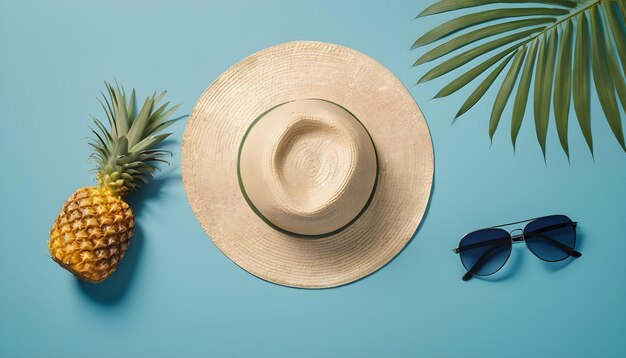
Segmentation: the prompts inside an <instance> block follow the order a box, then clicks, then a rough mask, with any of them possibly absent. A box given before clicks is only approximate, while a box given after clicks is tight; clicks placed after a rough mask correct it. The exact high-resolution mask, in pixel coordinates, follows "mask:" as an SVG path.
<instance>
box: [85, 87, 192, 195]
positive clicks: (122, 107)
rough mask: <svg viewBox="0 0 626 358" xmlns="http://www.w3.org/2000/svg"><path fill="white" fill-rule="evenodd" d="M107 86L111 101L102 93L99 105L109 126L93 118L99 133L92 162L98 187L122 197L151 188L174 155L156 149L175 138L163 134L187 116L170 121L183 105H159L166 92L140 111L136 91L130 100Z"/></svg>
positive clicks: (93, 143) (92, 143) (121, 91)
mask: <svg viewBox="0 0 626 358" xmlns="http://www.w3.org/2000/svg"><path fill="white" fill-rule="evenodd" d="M105 85H106V88H107V92H108V98H107V96H106V95H105V94H104V93H102V100H100V99H99V102H100V104H101V105H102V108H103V109H104V112H105V114H106V118H107V122H108V124H109V126H108V128H107V126H105V125H104V123H103V122H102V121H101V120H99V119H98V118H96V117H94V116H92V119H93V121H94V123H95V125H96V127H97V130H96V129H93V128H92V133H93V134H94V137H93V138H91V141H90V143H89V145H90V146H91V147H92V148H93V150H94V152H93V153H92V154H91V156H90V159H91V160H92V161H94V162H95V163H96V168H95V169H94V170H95V172H96V173H97V179H98V185H99V186H100V187H106V188H108V189H110V190H112V191H113V192H115V193H117V194H119V195H122V194H124V193H126V192H127V191H131V192H132V191H134V190H136V189H138V188H139V187H141V183H144V184H147V183H148V180H149V179H150V178H151V177H152V175H153V174H154V172H155V171H156V170H158V166H157V165H158V163H159V162H163V163H168V162H167V160H165V159H163V158H164V156H165V155H167V154H171V153H170V152H168V151H165V150H162V149H156V147H157V146H158V145H159V143H161V142H162V141H163V140H164V139H165V138H167V137H168V136H170V134H171V133H162V131H163V130H164V129H166V128H167V127H169V126H171V125H172V124H173V123H174V122H176V121H177V120H179V119H181V118H183V117H184V116H181V117H177V118H173V119H169V118H170V117H171V116H172V114H174V112H175V111H176V110H177V109H178V107H179V106H180V104H177V105H173V106H170V102H166V103H164V104H162V105H159V103H160V102H161V100H162V99H163V97H165V94H166V91H163V92H161V93H160V94H158V95H157V94H156V92H155V93H154V94H153V95H152V96H148V97H147V98H146V100H145V102H144V103H143V106H142V107H141V108H140V109H139V108H138V107H137V105H136V99H135V90H134V89H133V90H132V92H131V94H130V98H127V96H126V92H125V90H124V88H123V87H121V86H119V85H118V84H117V83H116V84H115V86H113V85H111V84H109V83H106V82H105ZM138 109H139V113H137V110H138ZM168 164H169V163H168Z"/></svg>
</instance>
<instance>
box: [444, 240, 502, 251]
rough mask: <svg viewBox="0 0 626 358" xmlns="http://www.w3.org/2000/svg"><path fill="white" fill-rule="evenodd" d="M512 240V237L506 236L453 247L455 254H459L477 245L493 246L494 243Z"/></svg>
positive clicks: (500, 243) (498, 243)
mask: <svg viewBox="0 0 626 358" xmlns="http://www.w3.org/2000/svg"><path fill="white" fill-rule="evenodd" d="M510 241H511V238H510V237H504V238H501V239H492V240H487V241H481V242H477V243H474V244H470V245H465V246H461V247H457V248H454V249H452V252H454V253H455V254H458V253H461V252H462V251H466V250H470V249H475V248H477V247H483V246H492V245H506V244H508V243H509V242H510Z"/></svg>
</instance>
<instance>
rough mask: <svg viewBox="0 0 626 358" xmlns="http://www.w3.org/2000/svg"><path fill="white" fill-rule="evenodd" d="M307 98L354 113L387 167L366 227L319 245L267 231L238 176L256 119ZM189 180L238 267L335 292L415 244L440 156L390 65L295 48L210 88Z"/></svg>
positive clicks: (195, 202) (192, 144) (199, 113)
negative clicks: (413, 239)
mask: <svg viewBox="0 0 626 358" xmlns="http://www.w3.org/2000/svg"><path fill="white" fill-rule="evenodd" d="M305 98H321V99H325V100H328V101H332V102H334V103H338V104H340V105H341V106H343V107H345V108H347V109H348V110H349V111H350V112H352V113H353V114H354V115H355V116H356V117H357V118H358V119H359V120H360V121H361V122H362V123H363V125H364V126H365V128H367V130H368V132H369V133H370V135H371V137H372V141H373V142H374V145H375V146H376V151H377V155H378V166H379V176H378V184H377V187H376V190H375V192H374V195H373V198H372V201H371V203H370V204H369V206H368V207H367V209H366V211H365V212H364V213H363V214H362V215H361V216H360V217H359V218H358V220H356V221H355V222H354V223H352V224H351V225H350V226H349V227H347V228H346V229H345V230H343V231H341V232H339V233H337V234H334V235H331V236H327V237H323V238H314V239H312V238H299V237H294V236H290V235H287V234H284V233H281V232H279V231H277V230H275V229H273V228H272V227H270V226H269V225H267V224H266V223H265V222H264V221H263V220H262V219H261V218H259V217H258V216H257V215H256V214H255V213H254V212H253V211H252V209H251V208H250V207H249V206H248V204H247V203H246V201H245V199H244V197H243V195H242V193H241V190H240V188H239V184H238V178H237V157H238V149H239V146H240V143H241V140H242V138H243V136H244V134H245V132H246V130H247V129H248V127H249V126H250V125H251V124H252V122H253V121H254V120H255V118H257V117H258V116H259V115H261V114H262V113H264V112H265V111H267V110H268V109H270V108H272V107H273V106H276V105H277V104H280V103H284V102H288V101H293V100H297V99H305ZM182 175H183V183H184V186H185V191H186V194H187V197H188V199H189V202H190V204H191V207H192V209H193V212H194V214H195V215H196V217H197V218H198V221H199V222H200V224H201V226H202V227H203V229H204V230H205V232H206V233H207V235H208V236H209V237H210V238H211V240H212V241H213V242H214V243H215V245H216V246H217V247H218V248H219V249H220V250H221V251H222V252H223V253H224V254H225V255H226V256H228V257H229V258H230V259H231V260H232V261H233V262H235V263H236V264H237V265H239V266H240V267H242V268H243V269H245V270H246V271H248V272H250V273H251V274H253V275H256V276H258V277H260V278H262V279H264V280H267V281H270V282H274V283H277V284H281V285H286V286H293V287H303V288H325V287H334V286H339V285H342V284H346V283H349V282H352V281H355V280H357V279H359V278H362V277H364V276H366V275H368V274H370V273H372V272H374V271H376V270H377V269H379V268H381V267H382V266H384V265H385V264H386V263H387V262H389V261H390V260H391V259H392V258H393V257H394V256H395V255H397V254H398V253H399V252H400V251H401V250H402V248H403V247H404V246H405V245H406V244H407V242H408V241H409V240H410V239H411V237H412V236H413V234H414V233H415V230H416V229H417V226H418V225H419V222H420V221H421V219H422V216H423V214H424V211H425V210H426V206H427V204H428V199H429V195H430V191H431V186H432V179H433V149H432V142H431V139H430V135H429V132H428V127H427V125H426V122H425V121H424V118H423V116H422V114H421V112H420V110H419V108H418V107H417V105H416V103H415V101H414V100H413V98H412V97H411V95H410V94H409V93H408V91H407V90H406V88H405V87H404V86H403V85H402V83H401V82H400V81H399V80H398V79H397V78H396V77H395V76H394V75H393V74H392V73H391V72H389V71H388V70H387V69H386V68H385V67H383V66H382V65H381V64H379V63H378V62H376V61H374V60H373V59H371V58H370V57H368V56H366V55H364V54H362V53H360V52H357V51H355V50H352V49H349V48H346V47H342V46H338V45H333V44H327V43H321V42H308V41H307V42H303V41H300V42H290V43H286V44H282V45H278V46H274V47H270V48H267V49H265V50H262V51H260V52H258V53H255V54H253V55H251V56H249V57H248V58H246V59H244V60H242V61H241V62H239V63H237V64H236V65H234V66H233V67H231V68H230V69H229V70H227V71H226V72H225V73H224V74H222V75H221V76H220V77H219V78H218V79H217V80H215V82H214V83H213V84H211V86H209V87H208V88H207V89H206V91H205V92H204V93H203V94H202V96H201V97H200V99H199V100H198V102H197V104H196V106H195V107H194V109H193V111H192V113H191V116H190V118H189V121H188V123H187V127H186V129H185V135H184V138H183V144H182Z"/></svg>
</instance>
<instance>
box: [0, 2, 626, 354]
mask: <svg viewBox="0 0 626 358" xmlns="http://www.w3.org/2000/svg"><path fill="white" fill-rule="evenodd" d="M430 3H432V1H418V0H407V1H393V2H392V1H356V0H355V1H262V2H260V1H247V2H246V1H228V2H227V1H223V2H217V1H214V2H208V1H205V2H199V1H198V2H190V1H156V0H152V1H133V2H130V1H100V2H94V1H61V0H59V1H47V2H44V1H8V0H1V1H0V120H1V127H0V136H1V138H0V139H1V140H0V152H1V160H2V162H1V169H0V170H1V176H0V193H1V197H0V201H1V202H0V208H1V221H0V235H1V240H0V293H1V295H0V356H2V357H20V356H24V357H36V356H40V357H43V356H46V357H71V356H87V355H88V356H90V357H111V356H128V357H130V356H133V357H136V356H150V357H172V356H186V357H192V356H203V357H206V356H217V357H226V356H234V357H246V356H247V357H281V356H284V357H295V356H302V357H331V356H338V357H346V356H355V357H357V356H358V357H370V356H371V357H383V356H384V357H395V356H397V357H409V356H429V357H438V356H442V357H445V356H448V357H450V356H479V355H483V356H502V355H507V356H511V357H525V356H531V355H532V356H546V357H547V356H550V357H555V356H556V357H559V356H568V357H576V356H579V357H586V356H602V357H612V356H622V357H623V356H626V346H625V345H624V339H625V338H626V304H625V302H626V263H625V261H624V260H625V257H626V256H625V255H626V240H624V239H625V235H626V234H625V233H626V220H625V218H626V200H625V199H626V185H625V184H626V155H625V154H624V153H623V152H622V150H621V149H620V147H619V145H618V144H617V142H616V140H615V138H614V137H613V135H612V134H611V132H610V129H609V127H608V125H607V123H606V121H605V120H604V118H603V116H602V112H601V109H600V107H599V105H598V102H597V100H596V99H595V97H593V99H592V117H593V118H592V129H593V133H594V138H595V145H596V146H595V149H596V150H595V160H594V159H593V158H592V156H591V155H590V153H589V152H588V150H587V148H586V145H585V144H584V141H583V137H582V135H581V133H580V129H579V128H578V125H577V124H576V122H575V118H574V116H573V115H572V122H571V126H570V143H571V148H572V154H571V163H568V161H567V158H566V157H565V155H564V154H563V152H562V151H561V149H560V147H559V144H558V140H557V136H556V132H555V128H554V124H553V123H551V125H550V128H549V134H548V154H547V162H546V163H544V160H543V158H542V155H541V152H540V149H539V146H538V145H537V143H536V138H535V134H534V127H533V126H532V118H531V117H530V116H527V117H526V120H525V122H524V124H523V126H522V129H521V133H520V137H519V141H518V147H517V152H514V151H513V149H512V146H511V143H510V139H509V129H510V121H509V120H508V118H510V112H511V106H510V105H509V106H508V107H507V109H506V111H505V114H504V117H503V118H505V120H503V121H502V124H501V128H499V130H498V132H497V133H496V137H495V139H494V141H493V144H492V145H491V146H490V143H489V138H488V134H487V125H488V118H489V113H490V110H491V101H492V100H493V98H495V93H496V92H495V89H492V90H490V91H489V92H488V93H487V95H486V96H487V98H488V101H485V102H480V103H479V104H478V105H477V106H476V107H475V108H474V109H472V110H471V111H470V112H469V113H468V114H467V115H466V116H464V117H462V118H460V119H459V120H457V121H456V123H455V124H454V125H451V118H453V117H454V114H455V113H456V111H457V110H458V108H459V107H460V106H461V104H462V103H463V101H464V99H465V98H466V96H467V95H469V93H471V91H472V89H473V88H474V86H469V87H468V88H466V89H463V90H461V91H460V92H459V93H458V94H456V95H453V96H451V97H449V98H447V99H443V100H431V99H430V98H432V96H433V95H434V94H435V93H436V92H437V91H438V90H439V89H440V88H441V86H442V85H444V84H446V83H447V81H449V80H451V79H452V78H453V77H454V76H446V77H444V78H442V79H440V80H436V81H432V82H429V83H427V84H425V85H420V86H417V87H411V88H410V90H411V93H412V94H413V95H414V97H415V99H416V101H417V103H418V104H419V105H420V106H421V108H422V110H423V112H424V115H425V117H426V119H427V121H428V124H429V127H430V130H431V134H432V138H433V143H434V148H435V181H434V187H433V191H432V198H431V202H430V206H429V208H428V211H427V213H426V215H425V217H424V220H423V222H422V225H421V226H420V229H419V231H418V232H417V234H416V236H415V238H414V239H413V240H412V241H411V242H410V243H409V245H408V246H407V247H406V249H405V250H404V251H403V252H402V253H401V254H400V255H399V256H398V257H396V259H394V260H393V261H392V262H391V263H390V264H389V265H387V266H385V267H384V268H383V269H381V270H380V271H378V272H376V273H375V274H373V275H371V276H369V277H367V278H365V279H363V280H360V281H358V282H356V283H354V284H351V285H347V286H344V287H340V288H335V289H327V290H315V291H311V290H302V289H292V288H287V287H282V286H277V285H273V284H270V283H267V282H265V281H262V280H260V279H257V278H255V277H253V276H252V275H250V274H248V273H246V272H245V271H243V270H242V269H240V268H239V267H237V266H236V265H235V264H233V263H232V262H231V261H229V259H228V258H226V257H225V256H224V255H223V254H222V253H221V252H220V251H219V250H218V249H217V248H216V247H215V246H214V245H213V244H212V243H211V241H210V240H209V239H208V238H207V237H206V235H205V234H204V232H203V231H202V229H201V228H200V225H199V224H198V222H197V221H196V219H195V217H194V215H193V213H192V211H191V209H190V207H189V205H188V203H187V200H186V198H185V194H184V191H183V186H182V183H181V178H180V168H179V154H180V150H179V146H180V140H181V137H182V133H183V130H184V125H185V123H184V121H182V122H180V123H178V124H177V125H176V126H175V127H174V135H173V138H172V140H170V141H169V142H168V144H167V147H168V148H169V149H170V150H172V151H173V152H174V157H173V159H172V165H171V166H169V167H167V168H165V169H164V171H163V172H162V173H161V174H159V175H158V177H156V179H155V181H154V183H153V184H152V185H151V186H150V187H149V188H146V190H145V191H143V192H141V193H139V194H137V195H136V196H134V197H133V198H132V200H131V204H132V205H133V207H134V208H135V210H136V211H137V214H138V223H139V227H138V229H137V232H136V235H135V237H134V239H133V240H134V241H133V243H132V245H131V247H130V250H129V252H128V254H127V257H126V258H125V260H124V261H123V263H122V265H121V267H120V268H119V270H118V272H116V273H115V274H114V276H112V277H111V278H110V279H109V280H108V281H106V282H104V283H103V284H101V285H99V286H93V285H90V284H85V283H82V282H79V281H78V280H77V279H75V278H74V277H73V276H71V275H70V274H68V273H67V272H66V271H64V270H62V269H60V268H59V267H57V266H56V264H55V263H54V262H53V261H52V260H50V258H49V257H48V253H47V245H46V242H47V239H48V230H49V228H50V226H51V224H52V222H53V220H54V218H55V217H56V215H57V213H58V210H59V209H60V207H61V205H62V204H63V202H64V201H65V199H66V198H67V197H68V196H69V195H70V194H71V193H72V192H73V191H74V190H75V189H77V188H79V187H81V186H86V185H92V184H93V181H92V177H91V176H90V174H89V173H88V170H89V169H90V168H91V167H90V164H89V163H88V162H87V157H88V155H89V148H88V146H87V144H86V139H85V138H86V137H87V136H88V134H89V131H88V127H87V126H88V125H90V120H89V117H88V114H94V115H97V116H101V115H102V112H101V109H100V108H99V105H98V103H97V101H96V97H97V96H98V94H99V91H100V90H103V89H104V85H103V82H102V81H103V80H113V79H114V78H117V80H118V81H119V82H120V83H122V84H124V85H126V86H127V88H131V87H135V88H137V89H138V91H139V93H140V94H141V95H142V96H145V95H147V94H149V93H150V92H152V90H155V89H168V90H169V99H171V100H173V101H175V102H182V103H183V106H182V109H181V111H180V113H181V114H183V113H189V112H190V111H191V109H192V108H193V106H194V104H195V101H196V100H197V98H198V97H199V95H200V94H201V93H202V91H203V90H204V89H205V88H206V87H207V86H208V85H209V84H210V83H211V82H212V81H213V80H214V79H215V78H216V77H217V76H218V75H219V74H220V73H222V72H223V71H225V70H226V69H227V68H228V67H229V66H231V65H232V64H234V63H235V62H237V61H239V60H241V59H242V58H244V57H245V56H247V55H249V54H251V53H253V52H255V51H258V50H260V49H262V48H265V47H268V46H271V45H275V44H279V43H282V42H285V41H291V40H319V41H326V42H332V43H338V44H341V45H345V46H349V47H352V48H354V49H357V50H359V51H362V52H364V53H366V54H368V55H370V56H372V57H373V58H375V59H376V60H378V61H380V62H381V63H382V64H383V65H385V66H387V67H388V68H389V69H390V70H391V71H392V72H393V73H395V74H396V75H397V76H398V78H399V79H400V80H401V81H402V82H403V83H405V84H406V85H408V86H412V84H413V83H414V82H415V81H416V80H417V79H418V78H419V77H420V76H421V75H422V74H423V73H425V71H426V70H427V69H428V68H429V67H430V66H424V67H420V68H418V69H411V68H410V65H411V64H412V63H413V61H414V60H415V59H416V58H417V57H418V56H419V54H421V53H423V52H424V50H418V51H413V52H410V51H409V50H408V48H409V47H410V45H411V44H412V43H413V41H414V40H415V39H416V38H417V37H418V36H419V35H420V34H423V33H424V32H425V31H427V30H428V29H430V28H432V27H433V26H435V25H436V24H439V23H441V22H442V21H443V20H444V19H445V18H446V17H447V16H448V15H444V16H439V17H428V18H424V19H423V20H420V21H415V20H413V17H414V16H415V15H416V14H418V13H419V12H420V11H421V10H422V9H423V8H425V7H426V6H427V5H429V4H430ZM450 16H452V15H450ZM459 73H461V72H457V74H459ZM500 80H501V79H500ZM551 213H563V214H567V215H569V216H571V217H572V218H573V219H574V220H577V221H579V222H580V225H581V226H580V229H579V234H580V241H579V242H580V245H579V248H580V251H581V252H583V257H582V258H581V259H579V260H576V261H573V262H569V261H568V262H565V263H561V264H547V263H543V262H541V261H540V260H538V259H536V258H535V257H534V256H533V255H532V254H531V253H530V252H528V251H527V250H526V249H525V248H524V247H523V245H521V246H520V245H517V246H516V247H515V249H514V251H513V254H512V257H511V259H510V261H509V263H508V264H507V266H506V268H505V269H503V271H501V272H500V273H498V274H497V275H496V276H493V277H492V278H491V279H489V280H481V279H475V280H472V281H470V282H462V281H461V280H460V277H461V275H462V274H463V270H462V266H461V264H460V262H459V260H458V257H457V256H456V255H454V254H453V253H452V252H451V250H450V249H451V248H452V247H454V246H455V245H456V244H457V242H458V240H459V239H460V237H461V236H462V235H463V234H464V233H466V232H468V231H471V230H473V229H475V228H478V227H483V226H487V225H495V224H499V223H503V222H508V221H514V220H518V219H525V218H530V217H533V216H538V215H543V214H551Z"/></svg>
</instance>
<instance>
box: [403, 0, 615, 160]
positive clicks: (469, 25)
mask: <svg viewBox="0 0 626 358" xmlns="http://www.w3.org/2000/svg"><path fill="white" fill-rule="evenodd" d="M466 8H473V9H475V10H474V11H473V12H472V13H470V14H467V15H462V16H460V17H457V18H455V19H452V20H450V21H447V22H445V23H444V24H442V25H439V26H437V27H435V28H434V29H432V30H430V31H428V32H427V33H425V34H424V35H422V36H421V37H420V38H418V39H417V41H415V43H414V44H413V46H412V47H411V49H415V48H418V47H421V46H425V45H429V44H434V43H437V42H442V43H441V44H438V45H436V46H435V47H433V48H432V49H430V50H429V51H427V52H426V53H424V54H423V55H421V56H420V57H419V58H418V59H417V60H416V61H415V63H414V64H413V66H418V65H423V64H425V63H427V62H430V61H435V60H437V59H439V58H441V57H444V56H445V57H446V59H445V60H444V61H442V62H440V63H439V64H437V65H435V66H433V67H432V68H431V69H430V70H429V71H427V72H426V73H425V74H424V75H423V76H422V77H421V78H420V79H419V80H418V82H417V83H418V84H419V83H423V82H426V81H430V80H432V79H435V78H438V77H440V76H444V75H446V74H448V73H450V72H452V71H454V70H456V69H458V68H460V67H462V66H464V65H466V64H468V63H470V62H471V61H473V60H475V59H478V58H481V59H482V62H480V63H478V64H477V65H474V66H473V67H471V68H470V69H468V70H467V71H464V73H463V74H462V75H460V76H458V77H457V78H455V79H453V80H452V81H450V82H449V83H448V84H447V85H445V86H444V87H443V88H442V89H441V90H440V91H439V92H438V93H437V94H436V95H435V98H441V97H446V96H449V95H451V94H453V93H455V92H456V91H458V90H460V89H461V88H463V87H465V86H466V85H468V84H469V83H470V82H472V81H473V80H474V79H476V77H478V76H480V75H481V74H483V73H487V75H486V77H485V79H484V80H483V81H482V82H481V83H480V84H478V86H477V87H476V89H475V90H474V91H473V92H472V93H471V94H470V96H469V97H468V98H467V100H466V101H465V102H464V103H463V105H462V106H461V108H460V110H459V111H458V113H457V115H456V117H459V116H462V115H463V114H465V113H466V112H467V111H469V110H470V109H471V108H472V107H473V106H474V105H475V104H476V103H477V102H478V101H479V100H480V99H481V98H482V97H483V95H484V94H485V93H486V92H487V90H488V89H489V88H491V87H493V86H495V85H496V83H498V84H499V86H500V87H499V90H498V92H497V95H496V98H495V100H494V103H493V107H492V111H491V117H490V119H489V136H490V138H493V136H494V134H495V133H496V130H497V128H498V124H499V123H500V119H501V117H502V114H503V112H504V109H505V107H506V105H507V103H508V102H510V101H512V102H513V111H512V115H511V141H512V143H513V147H514V148H515V142H516V139H517V135H518V133H519V130H520V128H521V125H522V121H523V119H524V116H525V112H526V106H527V104H528V102H529V97H531V98H532V114H533V119H534V125H535V131H536V135H537V140H538V142H539V146H540V147H541V151H542V153H543V155H544V158H545V155H546V138H547V133H548V126H549V121H550V109H551V108H552V109H553V110H554V121H555V124H556V129H557V135H558V138H559V142H560V143H561V147H562V148H563V151H564V152H565V154H566V155H567V156H568V157H569V141H568V124H569V123H568V119H569V114H570V107H571V106H572V105H573V107H574V113H575V114H576V117H577V118H578V124H579V127H580V129H581V131H582V134H583V136H584V138H585V141H586V142H587V145H588V147H589V150H590V151H591V153H593V139H592V135H591V125H590V117H591V115H590V104H589V103H590V98H589V97H590V95H591V91H590V83H591V81H592V80H593V83H594V84H595V88H596V94H597V96H598V99H599V102H600V106H601V108H602V111H603V113H604V116H605V117H606V120H607V123H608V125H609V127H610V129H611V131H612V132H613V134H614V136H615V138H616V140H617V142H618V143H619V145H620V146H621V147H622V149H623V150H624V151H625V152H626V144H625V142H624V128H623V122H622V118H621V114H620V106H621V108H622V109H623V110H626V77H625V76H624V74H625V73H626V30H625V29H626V0H577V1H574V0H439V1H437V2H436V3H435V4H433V5H431V6H429V7H427V8H426V9H425V10H424V11H422V13H420V14H419V15H418V16H417V17H418V18H420V17H423V16H429V15H435V14H440V13H444V12H448V11H455V10H459V9H466ZM476 42H479V43H478V44H477V45H474V46H469V45H472V44H474V43H476ZM507 67H508V70H507ZM502 74H504V75H503V76H504V78H503V80H502V81H500V82H499V81H496V79H497V78H498V77H500V76H501V75H502ZM531 86H532V91H531ZM511 98H512V99H511Z"/></svg>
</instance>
